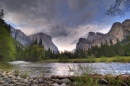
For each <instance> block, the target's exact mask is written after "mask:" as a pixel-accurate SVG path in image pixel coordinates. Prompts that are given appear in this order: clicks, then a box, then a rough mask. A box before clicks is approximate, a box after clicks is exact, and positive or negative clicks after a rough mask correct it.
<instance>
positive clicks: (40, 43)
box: [39, 38, 42, 46]
mask: <svg viewBox="0 0 130 86" xmlns="http://www.w3.org/2000/svg"><path fill="white" fill-rule="evenodd" d="M41 45H42V39H41V38H40V41H39V46H41Z"/></svg>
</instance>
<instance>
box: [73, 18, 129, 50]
mask: <svg viewBox="0 0 130 86" xmlns="http://www.w3.org/2000/svg"><path fill="white" fill-rule="evenodd" d="M126 36H130V19H127V20H125V21H124V22H122V23H120V22H115V23H114V24H113V25H112V27H111V29H110V31H109V32H108V33H106V34H103V33H99V32H97V33H95V32H89V33H88V37H87V38H80V39H79V42H78V43H77V44H76V50H88V48H90V47H91V46H95V45H97V46H99V47H100V45H101V43H103V44H104V43H105V42H107V43H108V44H109V43H110V40H112V42H113V44H115V43H116V42H117V39H118V40H119V41H122V40H123V39H124V38H125V37H126Z"/></svg>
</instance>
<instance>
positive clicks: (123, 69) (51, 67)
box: [10, 61, 130, 76]
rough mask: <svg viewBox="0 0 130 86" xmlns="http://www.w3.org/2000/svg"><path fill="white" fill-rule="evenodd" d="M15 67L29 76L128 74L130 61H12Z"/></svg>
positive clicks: (129, 72)
mask: <svg viewBox="0 0 130 86" xmlns="http://www.w3.org/2000/svg"><path fill="white" fill-rule="evenodd" d="M10 64H13V65H14V67H15V69H17V70H19V71H21V72H27V73H28V74H29V75H31V76H39V75H44V76H52V75H55V76H56V75H58V76H68V75H74V74H76V75H77V74H81V73H84V72H85V73H98V74H113V75H114V74H116V75H118V74H130V63H91V64H90V63H33V62H25V61H13V62H10Z"/></svg>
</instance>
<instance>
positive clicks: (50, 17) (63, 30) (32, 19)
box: [0, 0, 104, 44]
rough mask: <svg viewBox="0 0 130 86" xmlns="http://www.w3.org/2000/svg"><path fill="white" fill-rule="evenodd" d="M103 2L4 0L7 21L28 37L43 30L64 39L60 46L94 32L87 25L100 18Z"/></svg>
mask: <svg viewBox="0 0 130 86" xmlns="http://www.w3.org/2000/svg"><path fill="white" fill-rule="evenodd" d="M103 1H104V0H100V1H98V0H0V5H1V6H2V8H3V9H4V11H5V20H6V21H7V22H9V23H12V24H14V25H15V26H16V27H17V28H18V29H21V30H22V31H23V32H25V33H26V34H29V35H30V34H33V33H36V32H40V31H42V32H44V33H46V34H48V35H50V36H52V37H53V38H55V39H56V38H58V39H61V41H59V43H63V41H64V40H63V39H66V41H68V44H70V43H72V42H73V43H74V42H76V41H74V40H76V39H74V38H79V37H82V36H84V35H85V34H86V33H87V31H90V30H88V28H87V26H85V24H88V23H90V22H91V21H94V19H95V18H97V16H98V17H100V13H99V9H100V6H101V3H102V2H103ZM94 27H95V26H94ZM91 29H92V30H93V28H91ZM82 30H87V31H86V32H84V31H82ZM75 33H77V34H75ZM59 37H60V38H59ZM67 39H71V40H67Z"/></svg>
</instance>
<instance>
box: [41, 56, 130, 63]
mask: <svg viewBox="0 0 130 86" xmlns="http://www.w3.org/2000/svg"><path fill="white" fill-rule="evenodd" d="M39 62H61V63H62V62H63V63H65V62H66V63H69V62H70V63H98V62H122V63H127V62H130V56H115V57H100V58H95V57H88V58H81V59H48V60H44V61H39Z"/></svg>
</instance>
